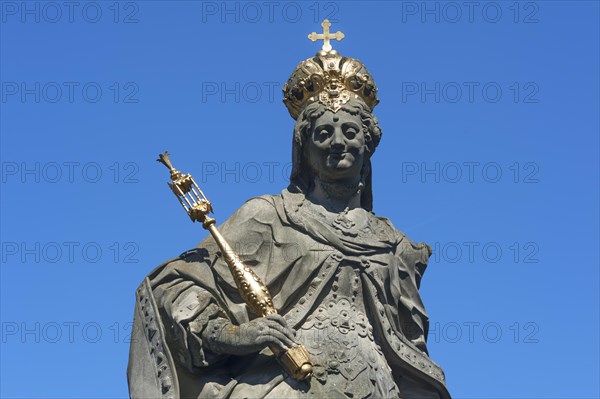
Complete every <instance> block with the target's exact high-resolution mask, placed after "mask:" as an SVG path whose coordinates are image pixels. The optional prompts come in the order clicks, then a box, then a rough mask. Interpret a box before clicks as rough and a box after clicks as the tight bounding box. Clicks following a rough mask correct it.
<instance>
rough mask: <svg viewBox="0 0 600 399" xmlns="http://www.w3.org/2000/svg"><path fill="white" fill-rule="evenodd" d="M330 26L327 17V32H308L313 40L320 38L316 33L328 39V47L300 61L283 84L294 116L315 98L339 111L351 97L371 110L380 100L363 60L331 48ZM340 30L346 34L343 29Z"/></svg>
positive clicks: (315, 100) (287, 103)
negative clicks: (346, 55)
mask: <svg viewBox="0 0 600 399" xmlns="http://www.w3.org/2000/svg"><path fill="white" fill-rule="evenodd" d="M326 23H327V24H326ZM329 26H331V24H330V23H329V21H328V20H325V21H323V29H324V30H325V32H326V33H324V34H323V35H317V34H316V33H315V32H313V33H311V34H310V35H309V36H308V37H309V39H311V40H313V39H314V40H317V37H318V38H319V39H321V40H325V44H326V45H327V46H328V48H329V49H328V50H327V49H326V46H325V45H323V49H322V50H319V51H318V52H317V54H316V55H315V56H314V57H313V58H309V59H307V60H305V61H302V62H301V63H300V64H298V66H297V67H296V69H295V70H294V72H293V73H292V75H291V76H290V78H289V79H288V81H287V83H286V84H285V86H284V87H283V96H284V99H283V103H284V104H285V106H286V107H287V109H288V111H289V113H290V115H291V116H292V118H294V119H297V118H298V116H299V115H300V113H301V112H302V110H303V109H304V108H305V107H306V106H308V105H309V104H311V103H314V102H320V103H321V104H323V105H325V106H326V107H327V108H328V109H330V110H331V111H333V112H337V111H338V110H339V109H340V108H341V107H342V106H343V105H344V104H345V103H347V102H348V101H350V99H352V98H358V99H361V100H362V101H363V102H364V103H365V104H366V105H367V106H368V107H369V108H370V110H371V111H373V108H375V106H376V105H377V104H378V103H379V99H378V98H377V86H376V85H375V81H374V80H373V77H372V76H371V74H370V73H369V71H367V68H366V67H365V66H364V64H363V63H362V62H360V61H359V60H357V59H354V58H348V57H343V56H342V55H340V54H339V53H338V52H337V51H335V50H332V49H331V45H329V39H326V38H325V37H330V36H331V35H330V34H329V33H328V32H329ZM338 34H341V37H343V33H341V32H337V33H336V35H338ZM321 36H322V37H321ZM330 38H332V37H330ZM314 40H313V41H314ZM340 40H341V39H340Z"/></svg>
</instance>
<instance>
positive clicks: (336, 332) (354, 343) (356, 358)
mask: <svg viewBox="0 0 600 399" xmlns="http://www.w3.org/2000/svg"><path fill="white" fill-rule="evenodd" d="M359 273H361V271H360V269H357V268H355V267H353V266H352V265H351V264H345V265H344V264H342V265H340V267H339V269H338V271H337V273H336V275H335V277H334V279H333V281H332V283H331V285H330V287H329V289H328V290H327V291H326V293H325V295H324V297H323V300H322V301H321V302H320V304H319V306H318V307H317V308H316V309H314V311H313V312H312V313H311V314H310V315H309V316H308V317H307V319H306V321H305V322H304V323H303V324H302V326H301V327H300V329H299V330H298V339H299V340H300V341H301V342H302V343H303V344H304V345H305V347H306V348H307V350H308V351H309V353H310V355H311V359H312V361H313V364H314V369H313V370H314V372H313V382H312V386H311V391H315V393H317V394H318V395H319V396H323V397H328V398H353V399H361V398H367V397H376V398H378V397H381V398H394V397H399V395H398V388H397V386H396V384H395V382H394V378H393V376H392V372H391V369H390V367H389V366H388V364H387V362H386V360H385V357H384V354H383V352H382V350H381V347H380V346H379V344H378V342H377V338H376V337H374V335H373V326H372V324H371V321H370V320H369V317H368V316H367V315H368V311H367V309H366V306H365V303H364V299H363V295H362V286H361V285H362V283H361V278H360V276H359Z"/></svg>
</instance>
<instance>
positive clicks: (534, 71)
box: [0, 1, 600, 399]
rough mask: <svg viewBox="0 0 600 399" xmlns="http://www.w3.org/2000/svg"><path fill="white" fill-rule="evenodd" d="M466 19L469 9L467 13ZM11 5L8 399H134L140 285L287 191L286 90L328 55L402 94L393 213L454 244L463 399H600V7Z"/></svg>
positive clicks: (392, 103)
mask: <svg viewBox="0 0 600 399" xmlns="http://www.w3.org/2000/svg"><path fill="white" fill-rule="evenodd" d="M465 3H466V4H465ZM0 4H1V7H2V8H1V21H0V23H1V28H0V32H1V39H0V45H1V53H0V55H1V60H0V63H1V79H0V80H1V82H2V92H1V103H0V105H1V107H2V109H1V118H0V127H1V137H2V139H1V151H0V154H1V161H2V175H1V179H2V180H1V190H2V192H1V209H2V215H1V218H2V224H1V235H2V237H1V245H2V248H1V258H2V259H1V267H0V273H1V323H2V338H1V352H0V356H1V362H0V365H1V368H2V369H1V377H0V387H1V388H0V396H1V397H2V398H123V397H126V396H127V383H126V377H125V369H126V365H127V356H128V349H129V345H128V343H127V342H126V341H127V337H128V333H129V331H130V327H131V324H130V323H131V319H132V314H133V313H132V312H133V305H134V291H135V289H136V287H137V286H138V284H139V283H140V282H141V280H142V279H143V278H144V276H145V275H146V274H147V273H148V272H149V271H150V270H152V269H153V268H154V267H155V266H156V265H158V264H159V263H161V262H163V261H164V260H166V259H169V258H171V257H174V256H177V255H178V254H179V253H181V252H183V251H184V250H187V249H189V248H191V247H193V246H195V245H196V244H197V243H198V242H199V241H200V240H201V239H202V238H203V237H204V236H205V232H204V231H203V230H202V229H201V228H200V226H198V225H193V224H192V223H190V222H189V220H188V219H187V216H186V215H185V214H184V213H183V211H182V210H181V209H179V205H178V203H177V201H176V200H175V198H173V196H172V194H171V193H170V192H169V190H168V188H167V186H166V184H165V182H166V180H167V179H168V173H167V171H166V170H165V169H164V168H163V167H162V166H160V165H159V164H157V163H156V162H154V160H155V159H156V156H157V154H158V153H159V152H162V151H164V150H165V149H168V150H169V151H170V152H171V153H172V155H173V159H174V162H175V165H176V166H177V167H179V168H180V169H183V170H184V171H188V172H191V173H193V174H194V176H196V179H197V180H198V181H199V183H201V185H202V187H203V189H204V191H205V192H206V193H207V195H208V196H209V198H210V199H211V200H212V201H213V203H214V208H215V210H216V217H217V220H218V221H224V220H225V219H226V218H227V217H228V216H229V215H230V214H231V213H232V212H233V211H234V210H235V209H236V208H237V207H239V206H240V205H241V204H242V203H243V201H245V200H246V199H248V198H250V197H252V196H256V195H260V194H265V193H277V192H279V191H280V190H281V189H282V188H284V187H285V186H286V184H287V174H288V173H289V163H290V156H291V137H292V127H293V121H292V119H291V118H290V117H289V115H288V114H287V111H286V110H285V107H284V106H283V104H281V88H282V86H283V83H285V81H286V79H287V78H288V76H289V74H290V73H291V72H292V70H293V69H294V67H295V66H296V65H297V63H298V62H299V61H301V60H303V59H306V58H309V57H311V56H312V55H313V54H314V53H315V52H316V51H317V50H318V48H319V45H318V44H315V43H312V42H310V41H309V40H307V39H306V35H307V34H308V33H310V32H312V31H319V30H320V26H319V24H320V22H321V20H322V19H323V18H325V17H329V18H330V19H331V20H332V21H333V27H332V30H334V31H337V30H342V31H343V32H344V33H345V34H346V38H345V39H344V40H343V41H342V42H341V43H339V44H334V47H335V48H337V49H338V50H339V51H340V52H341V53H342V54H344V55H347V56H351V57H354V58H358V59H360V60H361V61H363V62H364V63H365V64H366V65H367V67H368V68H369V70H370V72H371V73H372V74H373V76H374V78H375V81H376V83H377V85H378V87H379V97H380V99H381V103H380V105H378V106H377V108H376V109H375V114H376V115H377V116H378V118H379V120H380V123H381V126H382V129H383V140H382V142H381V145H380V146H379V148H378V150H377V152H376V154H375V157H374V199H375V212H376V213H377V214H379V215H383V216H387V217H389V218H390V219H391V220H392V221H393V222H394V224H395V225H396V227H398V228H399V229H400V230H403V231H404V232H405V233H406V234H407V235H408V236H409V237H411V238H412V239H413V240H415V241H426V242H428V243H430V244H431V245H432V247H433V248H434V251H435V253H434V255H433V257H432V259H431V262H430V265H429V268H428V270H427V273H426V274H425V276H424V279H423V284H422V296H423V298H424V302H425V305H426V307H427V310H428V312H429V315H430V318H431V334H430V340H429V349H430V353H431V356H432V358H433V359H434V360H435V361H436V362H438V363H439V364H440V365H442V366H443V368H444V369H445V371H446V375H447V380H448V387H449V389H450V392H451V393H452V394H453V395H454V396H455V397H456V398H520V399H533V398H598V397H599V395H600V392H599V386H598V374H599V345H598V337H599V328H598V327H599V318H598V317H599V316H598V314H599V311H598V310H599V309H598V308H599V274H598V265H599V244H598V242H599V226H598V223H599V212H598V205H599V181H600V179H599V167H598V165H599V131H600V127H599V80H598V79H599V78H598V76H599V37H600V34H599V22H598V21H599V7H598V2H592V1H588V2H559V1H538V2H512V1H511V2H501V1H498V2H474V3H468V2H462V1H461V2H427V3H423V2H420V1H418V2H410V1H408V2H364V1H354V2H322V3H316V2H272V3H267V4H265V2H250V3H242V2H237V3H236V2H231V3H227V5H223V3H221V2H203V3H201V2H193V1H179V2H177V1H175V2H166V1H137V2H118V3H116V2H113V1H98V2H76V3H68V2H67V3H66V4H65V3H64V2H25V3H23V2H20V1H18V2H13V1H2V2H0Z"/></svg>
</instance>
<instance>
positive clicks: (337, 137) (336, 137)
mask: <svg viewBox="0 0 600 399" xmlns="http://www.w3.org/2000/svg"><path fill="white" fill-rule="evenodd" d="M344 146H345V143H344V134H343V133H342V131H341V129H335V131H334V132H333V137H332V138H331V148H336V149H341V148H344Z"/></svg>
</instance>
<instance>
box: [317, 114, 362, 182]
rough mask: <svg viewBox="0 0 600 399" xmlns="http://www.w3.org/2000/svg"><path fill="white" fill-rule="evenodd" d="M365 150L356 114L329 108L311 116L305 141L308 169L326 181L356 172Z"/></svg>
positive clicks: (359, 170) (352, 176)
mask: <svg viewBox="0 0 600 399" xmlns="http://www.w3.org/2000/svg"><path fill="white" fill-rule="evenodd" d="M364 153H365V136H364V133H363V126H362V121H361V119H360V116H359V115H351V114H349V113H348V112H346V111H343V110H340V111H338V112H337V113H333V112H331V111H329V110H327V111H325V113H324V114H323V115H321V116H320V117H319V118H317V119H316V120H315V123H314V129H313V130H312V131H310V134H309V137H308V143H307V159H308V163H309V164H310V166H311V168H312V170H313V171H314V172H315V173H317V175H318V176H319V177H320V178H322V179H324V180H328V181H342V180H350V179H352V178H355V177H358V176H360V172H361V169H362V166H363V160H364Z"/></svg>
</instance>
